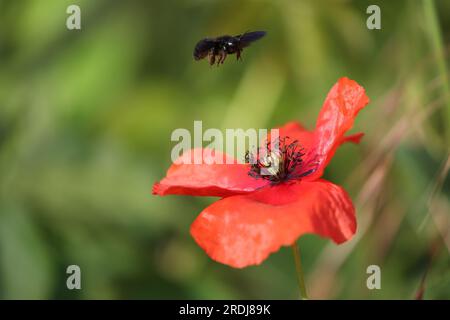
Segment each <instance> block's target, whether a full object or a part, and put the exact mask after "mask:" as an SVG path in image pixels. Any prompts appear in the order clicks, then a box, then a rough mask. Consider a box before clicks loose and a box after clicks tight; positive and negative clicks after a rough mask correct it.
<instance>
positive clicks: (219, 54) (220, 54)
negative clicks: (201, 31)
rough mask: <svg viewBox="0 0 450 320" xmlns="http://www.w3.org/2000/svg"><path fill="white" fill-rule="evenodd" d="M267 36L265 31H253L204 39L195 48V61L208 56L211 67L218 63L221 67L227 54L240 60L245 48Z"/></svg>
mask: <svg viewBox="0 0 450 320" xmlns="http://www.w3.org/2000/svg"><path fill="white" fill-rule="evenodd" d="M265 35H266V32H265V31H252V32H245V33H244V34H240V35H237V36H228V35H227V36H221V37H217V38H205V39H202V40H200V41H199V42H198V43H197V44H196V46H195V49H194V59H195V60H200V59H203V58H205V57H206V56H207V57H208V61H209V64H210V65H213V64H214V63H216V61H217V65H220V64H223V62H224V61H225V59H226V57H227V54H233V53H236V58H237V60H239V59H240V58H241V53H242V50H243V49H244V48H245V47H248V46H249V45H250V43H252V42H253V41H256V40H258V39H261V38H262V37H264V36H265ZM216 58H217V59H216Z"/></svg>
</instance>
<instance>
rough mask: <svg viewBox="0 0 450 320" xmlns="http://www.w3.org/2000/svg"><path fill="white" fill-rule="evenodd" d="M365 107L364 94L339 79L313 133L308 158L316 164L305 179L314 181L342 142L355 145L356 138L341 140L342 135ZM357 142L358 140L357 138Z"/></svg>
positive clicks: (355, 84)
mask: <svg viewBox="0 0 450 320" xmlns="http://www.w3.org/2000/svg"><path fill="white" fill-rule="evenodd" d="M367 103H369V98H368V97H367V95H366V93H365V90H364V88H363V87H362V86H360V85H359V84H358V83H357V82H355V81H353V80H350V79H348V78H341V79H339V81H338V82H337V83H336V84H335V85H334V86H333V88H331V90H330V92H329V93H328V95H327V97H326V99H325V102H324V104H323V107H322V110H321V111H320V114H319V117H318V119H317V123H316V128H315V130H314V144H313V145H314V147H313V149H311V150H310V153H309V155H308V159H309V161H314V162H315V163H316V171H315V172H314V173H313V174H311V175H309V176H308V177H307V180H315V179H318V178H319V177H321V176H322V174H323V170H324V169H325V167H326V166H327V164H328V163H329V162H330V160H331V158H332V157H333V155H334V153H335V151H336V148H337V147H338V146H339V145H340V144H341V143H343V142H346V141H352V142H357V141H358V136H356V137H355V136H353V139H350V140H345V138H344V134H345V133H346V132H347V131H348V130H350V128H351V127H352V126H353V122H354V119H355V117H356V115H357V114H358V112H359V111H360V110H361V109H362V108H364V107H365V106H366V105H367ZM359 138H360V137H359Z"/></svg>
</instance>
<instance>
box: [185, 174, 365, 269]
mask: <svg viewBox="0 0 450 320" xmlns="http://www.w3.org/2000/svg"><path fill="white" fill-rule="evenodd" d="M355 231H356V218H355V209H354V207H353V204H352V202H351V199H350V198H349V196H348V195H347V193H346V192H345V191H344V190H343V189H342V188H341V187H339V186H337V185H335V184H332V183H331V182H328V181H326V180H317V181H314V182H304V181H302V182H294V183H290V184H287V183H286V184H280V185H274V186H267V187H265V188H262V189H260V190H258V191H255V192H253V193H250V194H247V195H236V196H232V197H228V198H224V199H221V200H219V201H217V202H215V203H213V204H212V205H210V206H209V207H207V208H206V209H205V210H203V212H202V213H201V214H200V215H199V216H198V217H197V219H196V220H195V221H194V223H193V224H192V226H191V235H192V236H193V237H194V239H195V241H196V242H197V243H198V245H199V246H200V247H201V248H203V249H204V250H205V252H206V253H207V254H208V255H209V256H210V257H211V258H212V259H214V260H216V261H218V262H221V263H224V264H227V265H229V266H232V267H235V268H243V267H246V266H249V265H257V264H260V263H261V262H262V261H263V260H265V259H266V258H267V257H268V256H269V254H271V253H273V252H275V251H277V250H278V249H279V248H280V247H281V246H288V245H292V244H293V243H294V242H295V241H296V240H297V238H298V237H300V236H301V235H303V234H305V233H314V234H318V235H320V236H323V237H327V238H331V239H332V240H333V241H334V242H336V243H341V242H344V241H346V240H348V239H350V238H351V237H352V236H353V234H354V233H355Z"/></svg>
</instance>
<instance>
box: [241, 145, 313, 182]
mask: <svg viewBox="0 0 450 320" xmlns="http://www.w3.org/2000/svg"><path fill="white" fill-rule="evenodd" d="M290 140H291V139H290V138H289V137H283V138H277V139H276V140H275V141H273V144H272V142H271V141H268V142H266V147H265V148H259V149H258V150H257V152H256V154H253V153H250V152H249V151H247V153H246V154H245V162H246V163H249V164H250V171H249V172H248V175H249V176H251V177H253V178H255V179H265V180H269V181H271V182H273V183H280V182H283V181H287V180H291V179H299V178H301V177H304V176H307V175H309V174H310V173H312V172H314V169H310V170H307V169H305V165H304V162H303V156H304V155H305V152H304V149H303V148H302V147H301V146H300V144H299V143H298V140H294V141H290Z"/></svg>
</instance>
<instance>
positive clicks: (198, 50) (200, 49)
mask: <svg viewBox="0 0 450 320" xmlns="http://www.w3.org/2000/svg"><path fill="white" fill-rule="evenodd" d="M214 44H215V40H214V39H211V38H205V39H202V40H200V41H199V42H197V44H196V45H195V48H194V59H195V60H200V59H203V58H204V57H206V56H207V55H208V52H209V50H210V49H211V48H212V47H214Z"/></svg>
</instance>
